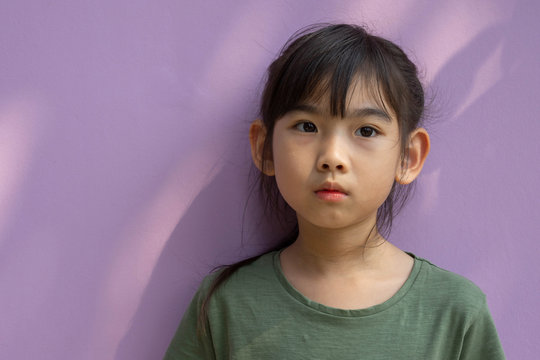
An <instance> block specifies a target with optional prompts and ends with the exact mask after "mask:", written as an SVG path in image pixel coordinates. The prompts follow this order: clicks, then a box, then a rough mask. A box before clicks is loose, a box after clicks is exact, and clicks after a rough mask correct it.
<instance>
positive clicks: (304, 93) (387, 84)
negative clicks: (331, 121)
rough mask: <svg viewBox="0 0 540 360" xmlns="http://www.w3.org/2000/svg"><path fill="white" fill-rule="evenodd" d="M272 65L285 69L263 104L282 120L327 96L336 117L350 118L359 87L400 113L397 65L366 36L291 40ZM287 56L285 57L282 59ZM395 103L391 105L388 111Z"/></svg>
mask: <svg viewBox="0 0 540 360" xmlns="http://www.w3.org/2000/svg"><path fill="white" fill-rule="evenodd" d="M287 46H288V48H287V50H286V51H284V52H283V54H282V55H283V56H281V57H280V58H279V59H278V60H276V62H275V63H273V64H272V65H271V67H270V69H269V70H270V72H272V71H273V70H278V69H279V70H281V71H280V72H278V73H277V74H276V75H277V76H275V78H274V79H275V80H274V82H273V84H272V85H271V86H269V87H268V88H267V89H266V90H267V91H270V93H269V94H268V95H269V96H268V97H266V98H267V99H268V100H269V103H268V104H266V106H265V104H262V110H263V111H264V110H266V114H264V113H263V114H262V115H263V119H264V118H269V119H272V120H273V121H276V120H277V119H279V118H281V117H283V116H284V115H285V114H286V113H287V112H289V111H291V110H292V109H294V108H296V107H297V106H298V105H300V104H305V103H308V102H319V101H320V100H321V99H322V98H323V97H324V96H327V97H328V101H329V104H328V105H329V107H328V108H329V110H330V113H331V115H332V116H341V117H343V116H345V112H346V110H347V99H348V94H349V92H350V91H352V89H353V88H354V87H357V86H360V87H361V88H362V90H363V91H365V92H366V95H368V96H369V98H370V99H371V100H372V101H374V102H375V103H376V104H377V105H378V106H379V107H380V108H381V109H382V110H383V111H385V112H386V113H387V114H388V115H390V114H391V113H394V114H395V115H396V116H398V113H399V109H398V108H397V107H396V105H397V103H399V101H396V100H397V99H396V95H397V94H396V92H395V91H392V90H393V88H395V86H394V85H395V84H392V82H393V81H391V79H392V78H394V79H395V75H396V74H397V76H398V77H400V76H399V72H398V71H396V69H392V67H395V66H392V65H393V64H388V63H387V62H386V61H385V60H386V59H385V58H386V56H384V54H382V53H381V52H382V50H381V49H380V47H379V46H377V44H376V43H374V42H373V41H372V40H371V39H370V38H369V37H368V36H367V34H366V36H364V37H359V36H358V31H357V30H354V31H351V32H350V34H345V36H344V34H343V30H342V29H341V30H340V31H339V32H337V31H336V32H332V31H329V32H327V33H325V34H324V36H322V35H320V34H317V32H315V33H312V34H308V35H307V36H305V37H301V38H299V39H297V40H296V41H294V42H292V43H291V44H290V45H286V47H287ZM280 59H284V61H279V60H280ZM388 107H390V108H391V109H388Z"/></svg>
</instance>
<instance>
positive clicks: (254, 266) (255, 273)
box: [199, 251, 277, 295]
mask: <svg viewBox="0 0 540 360" xmlns="http://www.w3.org/2000/svg"><path fill="white" fill-rule="evenodd" d="M275 254H277V251H272V252H269V253H266V254H263V255H261V256H259V257H258V258H257V259H256V260H254V261H253V262H251V263H250V264H247V265H244V266H242V267H240V268H239V269H238V270H236V271H235V272H234V273H233V274H232V275H231V276H229V277H228V278H227V279H226V280H225V281H224V282H223V284H221V285H220V287H219V288H218V289H217V291H216V295H218V294H219V293H231V292H233V293H235V292H239V291H246V289H252V288H253V287H260V286H261V285H267V284H268V283H271V282H272V281H273V280H274V279H275V270H274V256H275ZM226 269H227V267H226V266H225V267H222V268H219V269H218V270H216V271H214V272H212V273H210V274H209V275H207V276H206V277H205V278H204V279H203V281H202V283H201V286H200V289H199V291H200V292H202V293H205V292H207V291H208V290H209V289H210V287H211V286H212V284H213V283H214V281H215V280H216V278H217V277H218V276H219V275H220V274H221V273H222V272H223V271H225V270H226Z"/></svg>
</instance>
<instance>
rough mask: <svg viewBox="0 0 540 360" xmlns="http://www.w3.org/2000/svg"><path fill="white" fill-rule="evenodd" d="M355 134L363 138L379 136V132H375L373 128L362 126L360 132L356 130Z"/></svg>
mask: <svg viewBox="0 0 540 360" xmlns="http://www.w3.org/2000/svg"><path fill="white" fill-rule="evenodd" d="M355 134H356V135H360V136H362V137H372V136H375V135H377V130H375V129H374V128H372V127H371V126H362V127H361V128H359V129H358V130H356V132H355Z"/></svg>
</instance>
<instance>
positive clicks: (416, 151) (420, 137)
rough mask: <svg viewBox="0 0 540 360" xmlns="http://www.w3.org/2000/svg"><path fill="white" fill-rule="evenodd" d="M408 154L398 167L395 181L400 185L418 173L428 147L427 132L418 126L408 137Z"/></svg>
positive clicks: (412, 179)
mask: <svg viewBox="0 0 540 360" xmlns="http://www.w3.org/2000/svg"><path fill="white" fill-rule="evenodd" d="M408 146H409V147H408V154H407V157H406V158H405V159H404V161H403V163H402V165H400V166H399V167H398V172H397V174H396V181H397V182H398V183H400V184H402V185H406V184H410V183H411V182H413V181H414V179H416V178H417V177H418V175H420V172H421V171H422V167H423V166H424V163H425V161H426V158H427V156H428V153H429V149H430V141H429V134H428V133H427V131H426V129H424V128H418V129H416V130H414V131H413V132H412V133H411V135H410V137H409V145H408Z"/></svg>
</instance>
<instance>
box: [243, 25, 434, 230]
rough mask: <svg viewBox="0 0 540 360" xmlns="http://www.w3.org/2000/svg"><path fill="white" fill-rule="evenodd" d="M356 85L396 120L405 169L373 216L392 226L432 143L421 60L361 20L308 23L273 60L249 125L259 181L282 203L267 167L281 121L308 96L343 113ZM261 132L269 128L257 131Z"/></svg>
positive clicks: (383, 226)
mask: <svg viewBox="0 0 540 360" xmlns="http://www.w3.org/2000/svg"><path fill="white" fill-rule="evenodd" d="M355 89H356V90H355ZM358 89H360V90H358ZM358 91H359V92H361V93H363V94H364V96H367V97H368V98H369V99H370V101H371V102H373V103H375V104H376V105H377V107H378V108H379V109H381V110H382V111H383V112H384V113H385V114H386V115H387V116H388V118H392V119H395V120H396V121H397V129H398V135H397V137H396V146H398V147H399V162H400V164H399V168H400V169H401V172H400V175H398V176H396V178H395V181H393V184H391V185H390V187H389V191H388V196H387V197H386V198H385V200H384V202H383V203H382V205H381V206H380V207H379V208H378V210H377V220H376V221H377V230H378V232H379V233H383V234H385V233H387V232H389V230H390V227H391V223H392V219H393V216H394V215H395V213H396V212H397V211H398V210H399V208H400V207H401V206H402V205H403V203H404V201H405V199H406V197H407V194H408V193H409V191H410V189H409V187H407V186H403V185H404V184H408V183H410V182H411V181H412V180H414V178H415V177H416V176H417V175H418V173H419V172H420V170H421V167H422V165H423V162H424V160H425V156H426V155H427V152H428V151H429V137H428V136H427V133H425V131H423V129H419V128H418V127H419V124H420V120H421V118H422V114H423V111H424V91H423V88H422V85H421V83H420V81H419V79H418V74H417V69H416V66H415V65H414V64H413V63H412V62H411V61H410V60H409V59H408V57H407V56H406V55H405V53H404V52H403V51H402V50H401V49H400V48H399V47H398V46H397V45H395V44H393V43H392V42H390V41H388V40H385V39H383V38H380V37H377V36H374V35H371V34H368V33H367V32H366V31H365V30H364V29H363V28H361V27H359V26H354V25H343V24H342V25H329V26H324V27H321V26H318V27H315V28H314V27H312V28H310V29H308V30H305V31H303V32H301V33H300V34H298V35H297V36H296V37H293V39H291V40H290V41H289V42H288V43H287V44H286V45H285V47H284V48H283V50H282V52H281V54H280V55H279V57H278V58H277V59H276V60H275V61H274V62H273V63H272V64H271V65H270V67H269V69H268V78H267V82H266V86H265V88H264V92H263V95H262V101H261V108H260V115H261V120H260V121H259V122H258V123H256V124H255V125H256V126H255V127H254V126H252V131H251V138H252V144H253V145H254V149H255V150H256V151H255V162H256V164H257V165H258V167H259V168H260V169H262V170H263V175H262V176H261V186H262V190H263V194H264V195H265V196H266V198H267V205H269V206H271V207H273V208H275V209H278V208H279V206H280V205H279V204H280V203H282V202H281V198H280V195H279V191H278V190H277V186H276V180H275V177H274V176H267V175H264V173H266V174H270V175H273V174H271V173H270V172H269V171H267V169H268V168H269V167H272V161H273V154H274V151H275V149H273V148H272V147H273V144H274V143H275V142H274V138H273V137H274V132H275V127H276V123H277V122H278V121H279V120H280V119H283V118H284V116H286V115H287V114H289V113H291V112H292V111H296V110H298V109H299V108H302V107H305V105H306V104H320V103H321V102H323V103H324V105H323V106H324V107H325V109H327V112H328V113H329V114H328V115H329V116H331V117H333V118H344V117H345V116H346V115H347V111H348V107H349V102H350V101H351V94H352V93H353V92H354V93H356V92H358ZM257 126H258V127H257ZM257 129H259V130H260V131H257ZM419 130H420V132H419ZM260 132H264V136H257V134H260ZM418 134H420V138H418ZM415 144H416V147H418V146H419V147H420V151H419V152H418V151H417V149H416V148H415V147H414V145H415ZM257 149H259V151H257ZM411 149H413V153H412V155H413V156H412V157H411ZM281 210H283V209H281Z"/></svg>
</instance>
